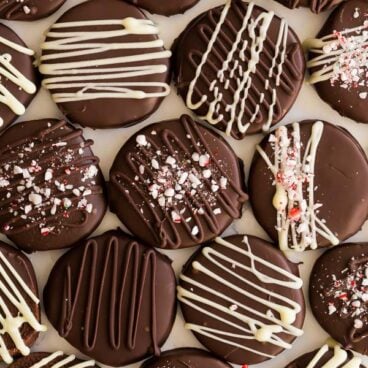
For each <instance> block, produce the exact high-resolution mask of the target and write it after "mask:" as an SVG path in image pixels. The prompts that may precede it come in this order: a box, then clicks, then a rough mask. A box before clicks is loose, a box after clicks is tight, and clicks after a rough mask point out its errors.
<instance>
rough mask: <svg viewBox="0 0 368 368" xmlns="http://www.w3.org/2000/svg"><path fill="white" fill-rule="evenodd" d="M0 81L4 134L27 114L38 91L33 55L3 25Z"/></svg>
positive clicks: (0, 28)
mask: <svg viewBox="0 0 368 368" xmlns="http://www.w3.org/2000/svg"><path fill="white" fill-rule="evenodd" d="M0 11H1V3H0ZM0 79H1V84H0V133H1V132H2V131H3V130H4V129H5V128H7V127H8V126H9V125H10V124H11V123H12V122H14V121H15V120H16V119H17V118H18V117H19V116H22V115H23V114H24V113H25V111H26V108H27V106H28V105H29V104H30V103H31V101H32V100H33V98H34V97H35V95H36V93H37V87H38V80H37V79H38V78H37V73H36V69H35V67H34V51H33V50H31V49H29V48H27V46H26V45H25V43H24V42H23V41H22V40H21V38H20V37H19V36H18V35H17V34H16V33H15V32H14V31H12V30H11V29H10V28H8V27H7V26H5V25H4V24H0Z"/></svg>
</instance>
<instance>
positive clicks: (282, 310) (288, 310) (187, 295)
mask: <svg viewBox="0 0 368 368" xmlns="http://www.w3.org/2000/svg"><path fill="white" fill-rule="evenodd" d="M215 241H216V243H217V244H219V245H221V246H223V247H224V249H225V248H228V249H231V250H232V251H235V252H237V253H239V257H243V256H246V257H248V258H249V260H250V266H246V265H245V264H244V263H243V262H240V261H238V260H237V259H232V258H229V257H227V256H226V255H225V254H224V253H223V252H221V251H217V250H215V249H213V248H212V247H205V248H203V250H202V253H203V255H204V256H205V257H206V258H207V259H208V260H209V261H210V262H211V263H212V264H213V265H214V266H216V268H218V269H220V270H221V272H226V273H227V274H229V275H231V276H232V277H235V278H237V279H238V280H239V281H241V282H242V283H243V284H244V288H240V287H238V286H237V285H234V284H233V283H231V282H229V281H228V280H226V279H225V278H223V277H221V276H219V274H217V273H216V272H212V271H211V270H210V269H208V268H206V267H204V266H203V265H202V264H200V263H199V262H193V263H192V267H193V269H195V270H196V271H198V272H201V273H203V274H205V275H206V276H208V277H210V278H212V279H214V280H216V281H217V282H219V283H220V284H221V285H225V286H226V287H228V288H229V290H235V291H236V292H237V293H239V294H242V295H243V296H244V297H246V298H249V299H250V300H253V301H256V302H257V303H259V304H261V305H263V306H265V307H267V308H268V310H269V312H268V313H267V314H263V313H261V312H259V311H258V310H255V309H253V308H251V307H249V306H248V305H246V304H242V303H241V302H239V301H238V300H234V299H232V298H230V297H229V296H228V295H227V294H225V293H222V292H219V291H216V290H215V289H213V288H210V287H208V286H206V285H204V284H201V283H199V282H197V281H195V280H193V279H191V278H190V277H188V276H185V275H180V279H181V280H183V281H184V282H185V283H188V284H189V285H190V286H191V287H190V288H189V289H185V288H183V287H181V286H179V287H178V299H179V301H180V302H181V303H183V304H186V305H187V306H189V307H191V308H193V309H195V310H197V311H198V312H200V313H202V314H205V315H207V316H209V317H211V318H214V319H216V320H218V321H221V322H222V323H224V324H225V325H228V326H230V327H231V328H232V329H235V330H238V331H239V333H231V332H226V331H223V330H217V329H213V328H209V327H206V326H200V325H196V324H190V323H187V324H186V325H185V327H186V328H187V329H190V330H192V331H195V332H196V333H198V334H201V335H204V336H207V337H209V338H212V339H214V340H217V341H220V342H222V343H224V344H226V345H230V346H233V347H236V348H239V349H242V350H245V351H250V352H252V353H255V354H258V355H261V356H265V357H269V358H271V357H272V355H269V354H266V353H264V352H262V351H258V350H254V349H252V348H250V347H248V346H246V345H247V343H246V341H247V340H257V341H259V342H265V343H268V344H272V345H276V346H279V347H282V348H284V349H290V348H291V345H290V344H288V343H287V342H285V341H284V340H282V338H280V337H279V336H278V335H277V334H279V333H285V334H287V335H292V336H301V335H302V334H303V331H302V330H300V329H298V328H296V327H294V326H293V325H292V324H293V323H294V322H295V320H296V317H297V315H298V313H300V311H301V306H300V305H299V304H298V303H296V302H294V301H293V300H291V299H289V298H287V297H285V296H283V295H280V294H277V293H275V292H272V291H270V290H268V289H267V288H265V287H262V286H260V285H256V284H254V283H252V282H251V281H249V279H248V278H246V277H243V276H241V275H240V274H239V272H237V271H235V270H236V269H241V270H243V271H247V272H249V273H250V274H252V275H254V276H256V277H257V278H258V280H259V281H260V282H262V283H265V284H273V285H279V286H282V287H284V288H286V289H300V288H301V287H302V284H303V281H302V280H301V279H300V278H299V277H297V276H295V275H293V274H292V273H290V272H288V271H285V270H284V269H282V268H280V267H278V266H276V265H274V264H272V263H270V262H268V261H266V260H264V259H262V258H259V257H257V256H256V255H254V254H253V253H252V250H251V247H250V245H249V242H248V238H247V237H246V236H244V240H243V242H244V244H245V245H246V247H247V250H245V249H242V248H240V247H238V246H236V245H235V244H232V243H229V242H228V241H226V240H224V239H221V238H216V240H215ZM256 263H258V264H260V265H262V266H263V267H267V268H268V269H269V270H272V271H274V272H276V273H277V274H279V275H280V277H282V278H283V279H287V281H283V280H281V279H277V278H273V277H270V276H268V275H266V274H264V273H262V272H261V271H259V270H258V269H257V267H256ZM229 264H230V265H234V267H235V270H234V269H232V268H231V267H229ZM245 286H247V288H249V287H252V288H253V289H254V290H256V291H257V292H258V293H262V294H263V295H264V296H263V297H258V296H256V295H254V294H252V293H250V292H248V291H246V288H245ZM193 289H197V290H198V289H200V290H204V291H205V292H208V293H210V294H212V295H214V296H215V297H216V298H221V300H223V301H224V303H223V304H218V303H216V302H214V301H212V300H210V299H207V298H204V297H201V296H199V295H197V294H196V293H195V292H193V291H192V290H193ZM269 296H271V297H272V299H273V300H277V301H279V302H271V301H269ZM279 303H280V304H279ZM226 304H228V305H235V306H237V307H238V308H241V310H242V312H238V311H237V310H232V309H230V308H229V307H226V306H224V305H226ZM201 305H205V306H209V307H211V309H215V310H217V311H219V312H220V313H221V315H222V316H223V317H222V316H221V315H220V314H216V313H212V312H210V311H209V310H208V309H207V308H206V307H202V306H201ZM238 308H237V309H238ZM243 311H245V312H243ZM247 312H249V314H250V315H252V316H257V317H259V318H257V317H250V316H249V315H248V314H247ZM274 312H275V313H274ZM226 315H229V316H232V317H235V318H236V319H238V321H239V323H236V324H235V323H233V322H231V321H230V320H228V319H226ZM275 315H276V316H277V315H278V316H279V318H278V317H276V316H275ZM264 321H268V322H269V323H267V322H264ZM232 338H234V339H242V340H244V344H238V343H237V342H235V341H233V340H232Z"/></svg>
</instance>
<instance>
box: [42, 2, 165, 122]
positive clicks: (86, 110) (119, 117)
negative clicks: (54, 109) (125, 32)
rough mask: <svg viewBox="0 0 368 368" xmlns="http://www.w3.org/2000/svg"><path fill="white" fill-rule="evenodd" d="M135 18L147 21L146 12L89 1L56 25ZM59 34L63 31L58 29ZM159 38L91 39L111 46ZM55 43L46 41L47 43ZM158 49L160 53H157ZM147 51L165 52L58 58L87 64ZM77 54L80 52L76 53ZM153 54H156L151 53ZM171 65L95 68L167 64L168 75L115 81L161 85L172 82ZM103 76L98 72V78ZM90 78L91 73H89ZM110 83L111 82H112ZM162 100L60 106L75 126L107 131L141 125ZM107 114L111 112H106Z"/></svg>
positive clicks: (154, 62) (129, 51)
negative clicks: (95, 60)
mask: <svg viewBox="0 0 368 368" xmlns="http://www.w3.org/2000/svg"><path fill="white" fill-rule="evenodd" d="M129 17H132V18H136V19H147V17H146V16H145V15H144V13H143V12H142V11H141V10H140V9H138V8H137V7H135V6H133V5H131V4H128V3H127V2H126V1H122V0H91V1H87V2H83V3H81V4H79V5H77V6H75V7H73V8H71V9H69V10H68V11H67V12H66V13H65V14H63V15H62V16H61V17H60V18H59V20H58V21H57V22H56V23H62V22H79V21H89V20H111V19H121V20H122V19H125V18H129ZM99 28H100V29H101V27H96V26H90V27H83V31H86V32H92V31H96V30H98V29H99ZM111 28H112V30H121V29H122V26H111ZM75 29H76V28H75V27H74V28H63V29H62V30H61V31H62V32H68V30H70V31H75ZM56 31H57V29H56ZM59 31H60V30H59ZM158 39H159V37H158V36H157V35H129V36H119V37H112V38H105V39H103V40H102V41H101V39H100V40H93V39H91V40H90V42H91V43H93V42H106V44H110V43H121V42H127V43H130V42H131V43H133V42H143V41H144V42H150V41H154V40H158ZM50 40H54V39H49V38H46V42H47V41H50ZM156 49H157V50H156ZM144 50H146V52H151V50H154V51H155V52H159V51H161V50H164V48H163V47H157V48H155V49H150V48H146V49H138V50H137V49H136V50H133V49H130V48H127V49H118V50H110V51H103V52H99V53H98V54H93V55H92V56H91V55H84V56H73V57H68V58H65V57H63V58H61V59H56V62H57V63H64V62H76V61H85V60H91V57H92V58H97V59H105V58H106V59H107V58H114V57H127V56H131V55H135V54H139V55H140V54H144V52H145V51H144ZM74 51H75V50H74ZM76 51H78V50H76ZM60 52H61V53H62V52H65V51H64V50H59V51H57V50H52V51H49V50H46V51H45V50H43V55H48V54H50V53H53V54H57V53H60ZM152 52H153V51H152ZM47 62H48V63H50V61H47ZM169 64H170V60H169V59H168V58H167V59H164V58H162V59H151V60H146V61H136V62H132V63H125V64H114V65H107V66H106V65H102V66H96V68H100V69H101V68H105V69H106V68H117V67H119V66H121V67H133V66H138V67H139V66H147V65H166V66H167V68H168V70H167V71H166V72H163V73H160V74H152V75H145V76H141V77H131V78H120V79H117V78H115V79H113V80H111V81H112V82H114V83H115V82H132V81H133V82H149V83H151V82H156V83H157V82H160V83H169V79H170V72H169ZM99 74H100V73H96V77H97V76H98V75H99ZM88 75H90V74H88ZM43 77H44V78H48V77H50V76H48V75H44V76H43ZM109 81H110V80H109ZM90 82H91V83H93V82H98V80H91V81H90ZM137 89H142V90H143V91H146V92H162V89H161V88H158V87H153V88H148V87H141V88H137ZM77 90H78V88H74V89H62V88H61V89H53V90H51V91H50V92H51V94H52V93H53V92H55V93H63V92H68V93H69V92H75V91H77ZM162 100H163V98H162V97H150V98H143V99H132V98H99V99H92V100H85V101H71V102H60V103H58V107H59V108H60V110H61V111H62V113H63V114H64V115H65V117H66V118H67V119H68V120H70V121H71V122H72V123H74V124H80V125H81V126H83V127H85V126H88V127H91V128H98V129H106V128H117V127H122V126H130V125H132V124H135V123H138V122H140V121H142V120H144V119H146V118H148V117H149V116H150V115H151V114H153V113H154V112H155V111H156V110H157V109H158V107H159V106H160V104H161V102H162ZM107 112H108V113H107Z"/></svg>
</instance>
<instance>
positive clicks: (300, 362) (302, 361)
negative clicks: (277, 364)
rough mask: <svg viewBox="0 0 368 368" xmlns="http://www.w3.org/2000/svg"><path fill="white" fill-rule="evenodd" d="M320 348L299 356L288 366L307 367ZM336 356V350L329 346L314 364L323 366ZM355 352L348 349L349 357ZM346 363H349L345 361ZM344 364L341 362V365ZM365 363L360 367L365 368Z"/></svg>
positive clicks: (316, 367)
mask: <svg viewBox="0 0 368 368" xmlns="http://www.w3.org/2000/svg"><path fill="white" fill-rule="evenodd" d="M318 351H319V349H316V350H314V351H311V352H310V353H306V354H304V355H302V356H300V357H299V358H297V359H295V360H294V361H293V362H291V363H289V364H288V365H287V366H286V368H305V367H307V366H308V364H309V363H310V362H311V361H312V359H313V358H314V357H315V355H316V354H317V353H318ZM333 356H334V350H333V348H329V350H328V351H327V353H326V354H324V355H323V357H322V358H321V359H320V360H319V361H318V363H317V364H316V365H314V366H313V368H322V367H323V366H324V364H326V363H327V362H328V361H329V360H330V359H331V358H333ZM352 356H353V354H352V353H351V352H350V351H348V359H351V358H352ZM344 363H347V361H345V362H344ZM339 366H340V367H341V366H342V365H341V364H340V365H339ZM364 367H365V366H364V365H360V368H364Z"/></svg>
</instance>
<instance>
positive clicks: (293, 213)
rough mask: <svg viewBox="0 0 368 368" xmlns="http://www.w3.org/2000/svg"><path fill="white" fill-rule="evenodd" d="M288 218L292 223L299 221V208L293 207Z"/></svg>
mask: <svg viewBox="0 0 368 368" xmlns="http://www.w3.org/2000/svg"><path fill="white" fill-rule="evenodd" d="M288 217H289V219H290V220H292V221H298V220H300V208H297V207H294V208H292V209H291V210H290V211H289V214H288Z"/></svg>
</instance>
